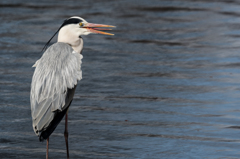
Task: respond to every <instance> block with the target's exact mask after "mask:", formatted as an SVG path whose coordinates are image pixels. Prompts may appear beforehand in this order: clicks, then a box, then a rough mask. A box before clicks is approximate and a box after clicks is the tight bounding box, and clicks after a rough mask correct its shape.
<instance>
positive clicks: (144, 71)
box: [0, 0, 240, 159]
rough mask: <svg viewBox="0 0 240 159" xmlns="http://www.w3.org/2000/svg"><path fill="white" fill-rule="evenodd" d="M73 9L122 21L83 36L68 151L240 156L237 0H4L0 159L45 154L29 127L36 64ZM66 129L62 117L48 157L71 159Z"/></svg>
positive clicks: (38, 158)
mask: <svg viewBox="0 0 240 159" xmlns="http://www.w3.org/2000/svg"><path fill="white" fill-rule="evenodd" d="M73 15H77V16H81V17H83V18H84V19H86V20H87V21H89V22H92V23H100V24H110V25H115V26H117V28H115V29H114V30H113V31H111V32H112V33H114V34H115V36H106V35H94V34H92V35H88V36H84V37H83V39H84V49H83V57H84V58H83V64H82V70H83V79H82V80H81V81H80V82H79V84H78V87H77V90H76V94H75V96H74V100H73V102H72V105H71V107H70V110H69V148H70V158H84V159H95V158H96V159H107V158H111V159H125V158H140V159H160V158H184V159H185V158H240V2H239V1H237V0H221V1H217V0H212V1H207V0H149V1H147V0H120V1H110V0H81V1H80V0H79V1H67V0H66V1H47V0H45V1H32V0H22V1H18V0H12V1H10V0H1V1H0V21H1V23H0V90H1V91H0V101H1V102H0V109H1V110H0V158H1V159H13V158H18V159H33V158H34V159H42V158H45V150H46V149H45V147H46V142H39V140H38V137H37V136H36V135H35V134H34V132H33V130H32V122H31V111H30V104H29V91H30V83H31V78H32V74H33V71H34V68H32V67H31V66H32V65H33V64H34V62H35V61H36V60H37V59H38V58H40V57H41V49H42V48H43V46H44V44H45V43H46V42H47V41H48V40H49V39H50V37H51V36H52V35H53V34H54V33H55V31H56V30H57V29H58V27H59V26H60V25H61V23H62V22H63V20H64V19H66V18H68V17H70V16H73ZM54 41H56V38H55V39H54V40H53V42H54ZM63 132H64V122H62V123H60V124H59V126H58V127H57V129H56V130H55V132H54V133H53V134H52V135H51V137H50V150H49V151H50V152H49V158H66V152H65V140H64V137H63Z"/></svg>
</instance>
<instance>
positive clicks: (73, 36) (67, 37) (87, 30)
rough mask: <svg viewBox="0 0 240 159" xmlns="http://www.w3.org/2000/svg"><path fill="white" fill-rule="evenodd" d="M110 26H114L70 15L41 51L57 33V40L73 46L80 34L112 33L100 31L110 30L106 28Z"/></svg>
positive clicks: (45, 47) (76, 43)
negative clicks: (89, 21) (90, 21)
mask: <svg viewBox="0 0 240 159" xmlns="http://www.w3.org/2000/svg"><path fill="white" fill-rule="evenodd" d="M111 27H115V26H112V25H105V24H94V23H88V22H87V21H86V20H84V19H83V18H81V17H77V16H73V17H70V18H68V19H66V20H65V21H64V22H63V24H62V25H61V26H60V28H59V29H58V30H57V32H56V33H55V34H54V35H53V36H52V37H51V39H50V40H49V41H48V42H47V43H46V45H45V46H44V48H43V50H42V52H44V51H45V50H46V49H47V47H48V45H49V43H50V42H51V40H52V39H53V37H54V36H55V35H56V34H57V33H59V34H58V42H64V43H68V44H70V45H71V46H74V45H78V43H79V39H80V38H81V36H82V35H88V34H91V33H95V34H105V35H114V34H111V33H106V32H103V31H101V30H112V29H107V28H111Z"/></svg>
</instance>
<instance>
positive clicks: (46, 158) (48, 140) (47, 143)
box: [46, 138, 49, 159]
mask: <svg viewBox="0 0 240 159" xmlns="http://www.w3.org/2000/svg"><path fill="white" fill-rule="evenodd" d="M48 145H49V138H47V152H46V159H48Z"/></svg>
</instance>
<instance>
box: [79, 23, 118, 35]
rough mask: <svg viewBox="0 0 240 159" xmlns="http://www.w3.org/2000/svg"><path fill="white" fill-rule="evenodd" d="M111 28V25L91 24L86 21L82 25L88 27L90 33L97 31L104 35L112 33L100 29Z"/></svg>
mask: <svg viewBox="0 0 240 159" xmlns="http://www.w3.org/2000/svg"><path fill="white" fill-rule="evenodd" d="M109 27H110V28H113V27H115V26H112V25H104V24H93V23H87V24H85V25H84V26H83V28H86V29H88V30H89V31H90V32H91V33H97V34H105V35H114V34H111V33H106V32H103V31H100V30H112V29H107V28H109Z"/></svg>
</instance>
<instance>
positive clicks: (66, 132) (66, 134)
mask: <svg viewBox="0 0 240 159" xmlns="http://www.w3.org/2000/svg"><path fill="white" fill-rule="evenodd" d="M67 123H68V110H67V113H66V115H65V131H64V137H65V141H66V149H67V159H69V151H68V128H67Z"/></svg>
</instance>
